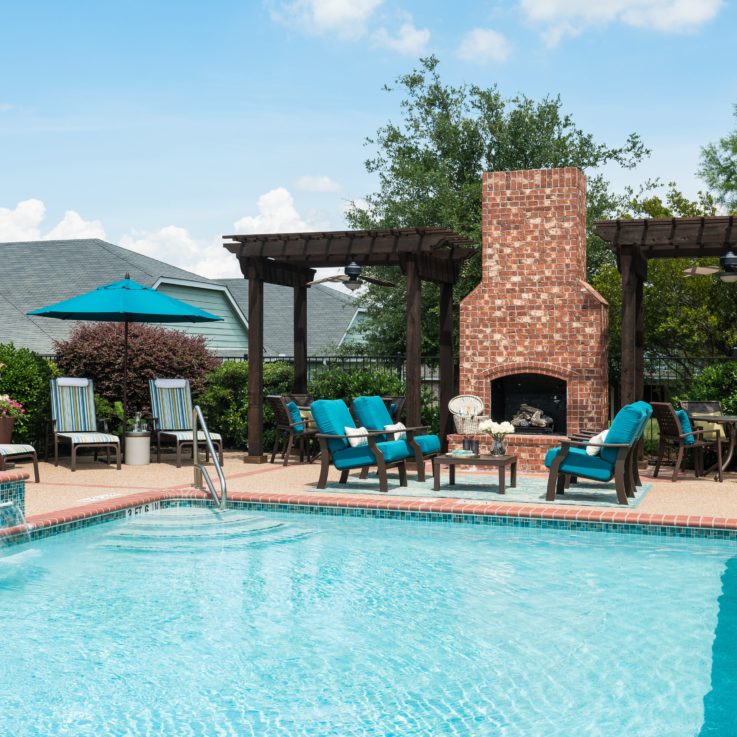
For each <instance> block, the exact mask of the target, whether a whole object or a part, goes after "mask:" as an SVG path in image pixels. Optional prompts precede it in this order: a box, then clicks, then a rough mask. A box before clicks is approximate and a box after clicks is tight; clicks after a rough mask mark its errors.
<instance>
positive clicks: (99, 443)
mask: <svg viewBox="0 0 737 737" xmlns="http://www.w3.org/2000/svg"><path fill="white" fill-rule="evenodd" d="M50 384H51V432H52V433H53V436H54V465H55V466H58V465H59V443H65V444H66V443H68V444H69V445H70V450H71V458H72V459H71V469H72V471H76V470H77V451H78V450H79V448H93V449H94V451H95V458H97V452H98V450H101V449H102V450H104V451H105V456H106V461H107V462H108V463H110V451H111V450H113V451H115V457H116V462H117V468H118V470H120V438H118V436H117V435H111V434H109V433H106V432H98V430H97V415H96V412H95V390H94V386H93V384H92V380H91V379H76V378H71V377H67V376H62V377H59V378H58V379H51V382H50Z"/></svg>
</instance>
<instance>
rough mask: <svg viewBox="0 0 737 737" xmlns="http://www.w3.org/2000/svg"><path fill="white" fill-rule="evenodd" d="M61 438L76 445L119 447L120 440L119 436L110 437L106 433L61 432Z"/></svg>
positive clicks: (59, 434)
mask: <svg viewBox="0 0 737 737" xmlns="http://www.w3.org/2000/svg"><path fill="white" fill-rule="evenodd" d="M57 435H58V436H59V437H60V438H66V439H67V440H69V441H71V442H72V443H74V445H103V444H114V445H118V444H119V443H120V439H119V438H118V436H117V435H108V434H107V433H106V432H60V433H57Z"/></svg>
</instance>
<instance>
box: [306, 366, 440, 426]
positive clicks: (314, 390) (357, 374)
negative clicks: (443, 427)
mask: <svg viewBox="0 0 737 737" xmlns="http://www.w3.org/2000/svg"><path fill="white" fill-rule="evenodd" d="M308 389H309V392H310V394H312V396H313V397H315V399H343V400H345V402H346V403H347V404H348V405H349V406H350V404H351V402H352V401H353V400H354V399H355V398H356V397H360V396H373V395H378V396H401V395H403V394H404V392H405V385H404V382H403V381H402V379H400V378H399V376H397V374H396V373H395V372H394V371H391V370H389V369H384V368H361V369H351V370H346V369H345V368H342V367H340V366H335V367H328V368H325V369H323V370H322V371H320V372H319V373H317V372H316V373H315V375H314V376H313V377H312V379H311V380H310V383H309V387H308ZM439 422H440V419H439V410H438V405H437V401H436V400H435V397H434V396H433V394H432V392H431V391H430V390H429V389H426V388H424V387H423V389H422V424H423V425H428V426H429V427H430V428H431V429H432V431H433V432H437V430H438V426H439Z"/></svg>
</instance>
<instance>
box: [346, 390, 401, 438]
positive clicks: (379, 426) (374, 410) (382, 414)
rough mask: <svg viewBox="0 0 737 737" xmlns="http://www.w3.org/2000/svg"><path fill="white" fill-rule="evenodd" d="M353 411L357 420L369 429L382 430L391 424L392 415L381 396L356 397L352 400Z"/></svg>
mask: <svg viewBox="0 0 737 737" xmlns="http://www.w3.org/2000/svg"><path fill="white" fill-rule="evenodd" d="M353 411H354V412H355V413H356V416H357V417H358V421H359V422H360V423H361V424H362V425H363V426H364V427H367V428H368V429H369V430H383V429H384V428H385V427H386V426H387V425H391V424H393V422H392V416H391V415H390V414H389V410H388V409H387V408H386V405H385V404H384V400H383V399H382V398H381V397H377V396H374V397H356V398H355V399H354V400H353Z"/></svg>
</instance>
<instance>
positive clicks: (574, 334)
mask: <svg viewBox="0 0 737 737" xmlns="http://www.w3.org/2000/svg"><path fill="white" fill-rule="evenodd" d="M482 187H483V195H482V197H483V214H482V249H483V252H482V280H481V283H480V284H479V286H478V287H476V289H475V290H474V291H473V292H472V293H471V294H469V295H468V296H467V297H466V298H465V299H464V300H463V302H462V303H461V318H460V391H461V393H462V394H475V395H477V396H479V397H481V398H482V399H483V401H484V407H485V413H486V414H488V415H490V416H491V417H492V418H493V419H499V420H501V419H511V415H512V414H513V413H514V412H515V410H516V409H517V406H518V405H519V402H520V401H525V402H527V403H528V404H531V405H534V406H536V404H541V405H542V409H543V412H544V413H545V414H546V415H547V416H549V417H553V418H554V419H555V422H554V426H553V427H552V428H547V430H546V429H541V428H537V427H535V428H532V427H530V428H525V427H518V428H517V432H516V433H515V435H514V436H511V437H510V439H509V445H510V449H511V450H510V452H515V453H517V455H518V456H519V458H520V464H521V467H522V468H526V469H527V470H542V469H543V468H544V466H543V463H542V461H543V458H544V455H545V450H546V449H547V448H549V447H553V446H555V445H557V444H558V443H559V442H560V436H561V435H564V434H572V433H575V432H578V431H580V430H583V429H588V428H595V429H602V428H604V427H605V425H606V420H607V415H608V376H607V326H608V319H607V318H608V316H607V310H608V305H607V303H606V301H605V300H604V298H603V297H601V295H599V294H598V292H596V290H595V289H594V288H593V287H591V286H590V285H589V284H587V283H586V281H585V279H586V178H585V177H584V175H583V173H582V172H581V171H579V170H578V169H572V168H567V169H541V170H534V171H510V172H491V173H487V174H485V175H484V177H483V184H482ZM515 404H516V405H517V406H515ZM507 415H510V416H507ZM531 433H535V434H531ZM455 440H456V441H457V440H458V438H455Z"/></svg>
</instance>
